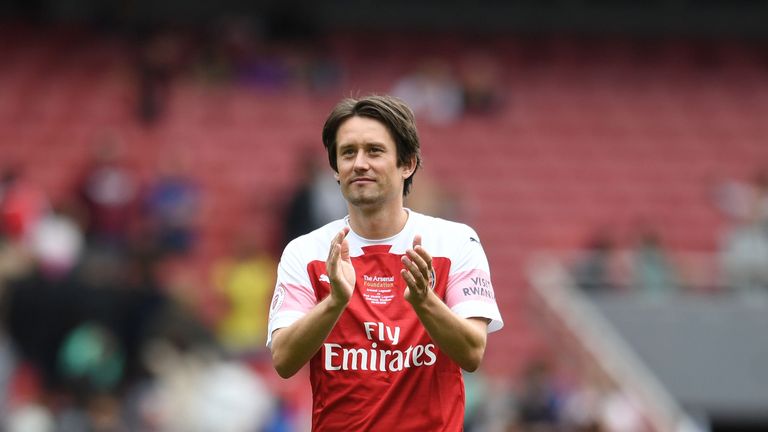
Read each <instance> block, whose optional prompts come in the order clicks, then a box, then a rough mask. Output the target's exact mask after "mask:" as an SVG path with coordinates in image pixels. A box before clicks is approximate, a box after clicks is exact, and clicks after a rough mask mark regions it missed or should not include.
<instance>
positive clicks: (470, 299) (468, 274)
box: [445, 227, 504, 333]
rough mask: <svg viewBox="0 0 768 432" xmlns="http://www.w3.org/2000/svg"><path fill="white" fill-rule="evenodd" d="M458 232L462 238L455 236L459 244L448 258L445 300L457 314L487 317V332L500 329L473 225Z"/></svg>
mask: <svg viewBox="0 0 768 432" xmlns="http://www.w3.org/2000/svg"><path fill="white" fill-rule="evenodd" d="M459 235H460V236H463V237H464V238H463V239H461V238H460V239H458V240H459V241H458V244H459V245H460V247H459V248H458V251H457V253H456V254H455V256H454V257H453V258H452V259H451V272H450V274H449V275H448V287H447V289H446V292H445V301H446V304H447V305H448V307H450V308H451V310H453V311H454V312H455V313H456V314H457V315H459V316H460V317H463V318H472V317H479V318H488V319H489V320H491V322H490V324H488V332H489V333H491V332H494V331H496V330H499V329H501V328H502V327H503V326H504V322H503V321H502V319H501V313H500V312H499V306H498V305H497V304H496V295H495V294H494V292H493V284H491V274H490V269H489V267H488V259H487V258H486V257H485V251H483V247H482V245H481V244H480V238H479V237H478V236H477V233H476V232H475V231H474V230H473V229H471V228H469V227H467V228H466V230H462V231H461V232H460V233H459Z"/></svg>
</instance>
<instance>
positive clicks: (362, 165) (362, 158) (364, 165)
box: [354, 151, 369, 171]
mask: <svg viewBox="0 0 768 432" xmlns="http://www.w3.org/2000/svg"><path fill="white" fill-rule="evenodd" d="M368 167H369V166H368V158H367V157H366V155H365V152H364V151H359V152H357V155H356V156H355V165H354V168H355V169H356V170H358V171H365V170H367V169H368Z"/></svg>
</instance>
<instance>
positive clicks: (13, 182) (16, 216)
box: [0, 167, 49, 242]
mask: <svg viewBox="0 0 768 432" xmlns="http://www.w3.org/2000/svg"><path fill="white" fill-rule="evenodd" d="M0 176H1V177H0V236H4V237H7V238H9V239H11V240H13V241H19V242H24V241H26V240H28V239H29V236H30V235H31V233H32V231H33V230H34V228H35V226H36V225H37V223H38V222H39V221H40V219H41V218H42V217H43V216H44V215H45V214H46V212H47V211H48V207H49V206H48V198H47V197H46V195H45V192H43V191H42V190H41V189H40V188H38V187H37V186H35V185H34V184H33V183H31V182H28V181H26V180H25V179H24V176H23V174H22V171H21V170H20V169H19V168H17V167H8V168H5V169H4V170H3V172H2V173H1V174H0Z"/></svg>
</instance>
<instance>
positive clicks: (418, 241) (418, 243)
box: [413, 234, 421, 249]
mask: <svg viewBox="0 0 768 432" xmlns="http://www.w3.org/2000/svg"><path fill="white" fill-rule="evenodd" d="M416 246H421V234H416V236H415V237H414V238H413V248H414V249H416Z"/></svg>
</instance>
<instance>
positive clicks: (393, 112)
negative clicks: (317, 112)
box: [323, 95, 421, 196]
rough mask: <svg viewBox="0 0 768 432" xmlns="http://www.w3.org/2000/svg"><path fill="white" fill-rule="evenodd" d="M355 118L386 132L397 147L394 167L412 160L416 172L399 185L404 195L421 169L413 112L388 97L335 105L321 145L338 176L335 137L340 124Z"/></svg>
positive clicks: (349, 100) (344, 101) (350, 101)
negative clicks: (379, 125) (371, 122)
mask: <svg viewBox="0 0 768 432" xmlns="http://www.w3.org/2000/svg"><path fill="white" fill-rule="evenodd" d="M355 116H357V117H366V118H370V119H373V120H377V121H379V122H381V123H382V124H383V125H384V126H385V127H386V128H387V130H388V131H389V134H390V135H391V136H392V138H393V139H394V141H395V145H396V146H397V166H403V165H405V164H408V163H410V161H411V159H413V158H414V157H415V158H416V168H415V169H414V170H413V173H411V175H410V177H408V178H407V179H405V184H404V185H403V195H404V196H405V195H408V191H409V190H410V188H411V183H413V175H414V174H416V170H418V168H419V167H420V166H421V151H420V147H419V135H418V132H417V131H416V120H415V119H414V116H413V111H411V109H410V108H409V107H408V105H406V104H405V102H403V101H402V100H400V99H398V98H395V97H392V96H379V95H372V96H367V97H364V98H361V99H353V98H347V99H344V100H342V101H341V102H339V103H338V104H337V105H336V107H335V108H334V109H333V111H331V114H330V115H329V116H328V119H327V120H326V121H325V125H324V126H323V145H324V146H325V150H326V151H327V152H328V161H329V162H330V163H331V168H333V170H334V171H336V172H339V168H338V166H337V164H336V133H337V132H338V130H339V127H340V126H341V124H342V123H344V122H345V121H346V120H347V119H349V118H351V117H355Z"/></svg>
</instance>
